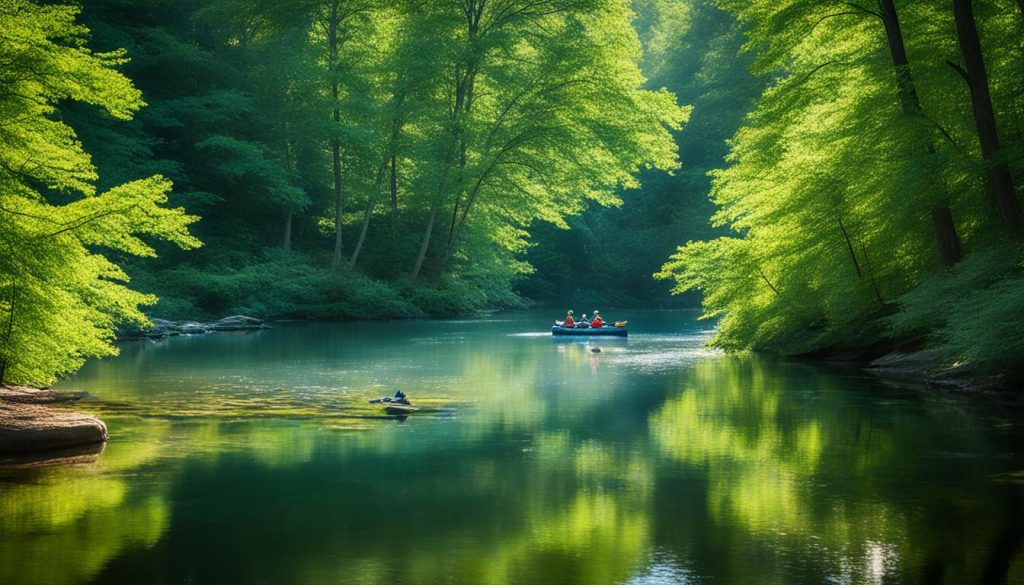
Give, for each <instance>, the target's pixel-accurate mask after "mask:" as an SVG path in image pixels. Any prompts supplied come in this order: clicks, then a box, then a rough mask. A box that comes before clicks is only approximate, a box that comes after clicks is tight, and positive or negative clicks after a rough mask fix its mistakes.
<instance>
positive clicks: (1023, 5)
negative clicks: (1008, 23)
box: [1017, 0, 1024, 17]
mask: <svg viewBox="0 0 1024 585" xmlns="http://www.w3.org/2000/svg"><path fill="white" fill-rule="evenodd" d="M1017 7H1018V8H1020V15H1021V17H1024V0H1017Z"/></svg>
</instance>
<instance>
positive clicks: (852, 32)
mask: <svg viewBox="0 0 1024 585" xmlns="http://www.w3.org/2000/svg"><path fill="white" fill-rule="evenodd" d="M1004 4H1005V5H1004V6H1001V9H1000V10H994V9H993V10H988V9H986V10H982V9H980V8H979V11H978V18H979V23H978V24H979V27H980V29H981V30H982V31H983V35H982V36H983V45H984V46H985V48H986V49H987V50H988V53H987V54H986V56H987V57H990V58H991V61H992V63H993V64H994V65H993V66H992V67H990V71H989V75H990V78H991V86H992V91H993V93H994V96H995V97H994V102H995V105H996V107H997V119H998V121H999V123H1000V125H1001V127H1000V130H1001V132H1000V133H1001V134H1002V136H1003V137H1004V138H1007V140H1006V141H1007V142H1008V143H1009V146H1007V148H1005V149H1004V151H1003V152H1002V153H1001V156H1002V157H1004V159H1005V160H1011V161H1013V162H1014V164H1016V165H1017V166H1016V168H1015V169H1014V171H1015V172H1016V174H1017V176H1020V175H1021V172H1024V168H1022V167H1020V165H1019V161H1018V160H1015V158H1014V155H1013V153H1014V152H1017V151H1018V149H1019V148H1020V144H1021V142H1020V137H1021V132H1022V128H1021V125H1020V121H1021V119H1022V118H1021V113H1022V112H1024V109H1022V103H1021V101H1020V99H1019V94H1015V93H1014V88H1016V87H1017V86H1018V85H1019V75H1018V73H1019V67H1020V63H1021V59H1022V57H1024V55H1022V54H1021V50H1020V47H1019V43H1016V42H1015V41H1014V39H1015V38H1019V36H1020V34H1021V33H1022V32H1024V26H1022V24H1024V22H1022V21H1021V20H1020V18H1019V16H1020V14H1019V11H1017V9H1016V7H1013V6H1012V5H1010V4H1009V3H1004ZM720 5H721V6H723V7H724V8H726V9H728V10H729V11H731V12H733V13H734V14H735V15H736V16H737V18H738V19H739V21H740V22H741V23H742V24H743V25H744V26H745V27H747V29H748V31H749V32H748V35H747V42H746V44H745V45H744V48H745V50H746V51H747V52H749V53H751V54H752V55H754V64H753V70H754V71H755V72H757V73H758V74H760V75H763V76H765V77H770V79H771V84H770V86H769V87H768V88H767V89H766V90H765V91H764V93H763V94H762V95H761V97H760V99H759V100H758V104H757V108H756V110H755V111H754V112H753V113H752V114H751V115H750V116H749V118H748V119H747V121H746V124H745V125H744V127H743V128H741V129H740V130H739V131H738V132H737V133H736V135H735V136H734V137H733V139H732V140H731V142H730V147H731V153H730V154H729V157H728V161H727V162H728V165H727V166H726V167H725V168H723V169H721V170H718V171H715V172H714V173H713V177H714V185H713V188H712V191H711V197H712V200H713V201H714V202H715V203H716V204H717V205H718V208H719V209H718V211H717V213H716V214H715V215H714V217H713V221H714V222H715V223H716V224H717V225H719V226H721V227H723V228H728V229H730V230H731V231H732V232H733V233H732V235H730V236H728V237H726V238H723V239H720V240H716V241H712V242H692V243H690V244H688V245H686V246H684V247H682V248H680V249H679V251H678V252H677V253H676V254H675V255H674V256H673V257H672V259H671V260H670V262H669V263H667V264H665V266H664V267H663V269H662V271H661V272H660V273H659V275H658V276H659V277H661V278H665V279H672V280H674V281H675V282H676V289H675V290H676V292H682V291H687V290H697V291H701V292H702V293H703V294H704V306H705V310H706V312H707V314H708V315H709V316H717V317H721V319H722V321H721V326H720V328H719V332H718V336H717V337H716V339H715V343H717V344H719V345H721V346H723V347H728V348H733V349H746V348H759V349H774V350H779V351H784V352H791V353H802V352H809V351H822V350H832V351H835V350H842V349H846V348H858V347H864V346H870V345H872V344H874V343H878V342H880V341H884V340H887V339H888V340H898V339H902V338H904V337H906V336H912V335H919V334H930V335H932V336H933V338H934V343H935V344H937V345H938V346H940V347H942V348H944V350H945V351H947V353H948V355H949V357H950V358H951V359H959V358H968V357H969V359H971V361H973V362H991V360H993V359H994V358H995V356H996V355H999V356H1002V357H1004V358H1009V357H1012V358H1013V360H1015V361H1016V362H1018V363H1020V362H1022V361H1024V353H1020V352H1019V346H1016V348H1014V345H1013V344H1008V345H1007V346H1006V351H1004V352H994V348H993V347H991V344H983V343H981V342H980V339H974V340H973V341H971V340H970V338H971V337H972V336H975V335H977V336H982V335H985V334H984V333H982V330H981V329H978V328H977V327H976V326H974V325H970V324H969V323H968V321H970V319H971V317H969V315H970V314H971V313H972V310H968V307H969V306H973V307H974V310H973V312H976V313H977V314H978V315H986V316H988V317H990V318H996V316H997V315H1002V316H1003V317H1006V318H1008V319H1009V320H1008V321H1007V322H1008V323H1015V324H1016V325H1020V323H1021V321H1020V317H1019V316H1018V317H1016V319H1013V318H1011V315H1012V313H1002V312H1001V311H1002V309H1000V308H999V306H1000V303H1003V302H1006V303H1007V305H1006V306H1013V305H1014V303H1015V301H1014V299H1012V298H1010V297H1009V296H1005V295H1007V294H1008V292H1007V291H1008V290H1010V287H1009V285H1007V286H1006V287H1004V286H1003V285H996V284H994V283H997V282H1007V283H1008V282H1011V281H1012V280H1014V279H1016V278H1017V276H1016V273H1017V272H1018V269H1017V262H1018V259H1019V254H1010V255H1009V256H1006V257H1005V258H1004V259H1003V261H1002V262H1001V263H1000V262H992V261H991V260H992V258H996V257H999V255H1000V252H990V251H989V250H990V249H995V248H992V247H993V246H997V247H998V246H1001V244H1000V243H999V242H1001V241H1003V240H1005V239H1006V235H1005V234H1006V230H1005V229H1004V227H1003V225H1002V224H1001V222H1000V220H999V218H998V217H997V215H996V213H995V212H994V207H993V205H992V204H991V201H993V197H992V195H991V193H990V190H989V189H990V186H989V184H988V182H987V176H988V165H989V164H990V163H989V162H988V161H984V160H982V157H981V156H980V152H979V151H978V146H977V145H978V142H979V141H978V134H977V130H976V127H975V123H974V120H973V118H972V117H971V115H970V113H971V101H970V95H969V93H968V92H967V91H966V88H965V86H964V80H963V79H961V78H960V77H959V76H958V75H956V74H954V72H953V71H952V69H951V68H950V67H949V66H948V65H947V63H946V61H949V62H954V63H955V62H958V61H960V56H959V48H958V44H957V39H956V36H955V27H954V26H953V23H952V13H951V11H950V10H949V6H948V5H947V3H943V2H937V1H935V2H922V3H915V4H914V6H913V8H911V6H909V4H907V5H904V4H901V3H899V2H897V3H896V7H897V10H898V13H899V17H900V21H901V22H900V24H901V26H902V31H903V37H904V41H905V45H906V48H907V56H908V60H909V64H910V65H909V70H908V69H907V68H899V69H897V67H895V66H894V61H893V57H892V54H891V52H890V47H889V45H888V44H887V36H886V30H885V27H884V26H883V19H882V18H881V13H878V14H876V13H875V12H874V10H875V7H874V6H873V5H872V6H870V7H866V8H865V7H862V6H860V5H852V4H849V3H843V2H807V1H803V0H788V1H786V2H747V1H742V2H740V1H736V2H733V1H732V0H723V1H722V2H720ZM879 10H880V8H879ZM1010 62H1013V63H1016V66H1017V68H1018V69H1017V71H1016V72H1014V71H1011V69H1010V67H1009V65H1008V64H1009V63H1010ZM898 79H899V80H901V81H899V83H898V81H897V80H898ZM900 84H903V85H900ZM911 92H913V95H912V94H911ZM917 99H919V100H920V104H916V103H915V101H916V100H917ZM943 209H945V210H948V211H949V212H950V213H951V214H952V217H953V221H954V226H955V229H956V232H957V235H958V236H959V239H960V242H961V244H962V246H963V249H964V250H965V251H967V252H968V253H974V254H981V255H982V256H981V257H980V258H981V259H973V258H968V259H967V260H965V261H964V265H963V266H958V267H957V269H956V270H955V271H954V272H953V275H950V274H947V272H946V270H945V269H944V268H942V267H941V263H940V255H939V248H940V246H939V241H938V238H937V231H936V229H937V227H936V225H937V224H933V217H934V214H935V213H936V212H937V211H941V210H943ZM998 249H1003V248H998ZM1007 266H1011V267H1012V268H1007ZM972 275H973V276H972ZM947 280H948V281H949V282H946V281H947ZM922 283H923V284H922ZM918 287H920V288H918ZM953 291H956V294H957V295H959V296H958V298H957V299H956V300H955V301H954V300H952V299H949V300H947V301H945V302H932V301H935V300H936V297H937V296H942V295H945V294H953ZM975 293H977V295H978V296H975ZM897 299H899V301H898V302H896V300H897ZM1000 299H1002V300H1000ZM961 303H967V304H961ZM982 307H985V308H984V309H982ZM894 311H900V312H901V314H899V315H896V316H895V317H892V318H891V321H890V320H889V317H888V316H889V315H891V313H893V312H894ZM890 322H892V323H895V324H896V325H897V326H896V327H895V329H887V328H886V326H885V324H886V323H890ZM954 323H955V325H953V324H954ZM989 335H991V334H989ZM989 339H992V338H991V337H990V338H989ZM971 343H974V344H975V346H976V348H978V350H977V351H974V350H971V349H970V348H969V347H968V345H969V344H971ZM982 348H984V349H982ZM1015 352H1016V353H1015ZM986 356H988V357H986ZM979 365H980V364H979Z"/></svg>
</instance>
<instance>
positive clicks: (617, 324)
mask: <svg viewBox="0 0 1024 585" xmlns="http://www.w3.org/2000/svg"><path fill="white" fill-rule="evenodd" d="M626 325H629V321H616V322H615V326H616V327H625V326H626Z"/></svg>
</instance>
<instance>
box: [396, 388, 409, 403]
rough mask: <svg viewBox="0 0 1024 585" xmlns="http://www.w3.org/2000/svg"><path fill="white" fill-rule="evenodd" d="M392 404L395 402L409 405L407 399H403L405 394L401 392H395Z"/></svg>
mask: <svg viewBox="0 0 1024 585" xmlns="http://www.w3.org/2000/svg"><path fill="white" fill-rule="evenodd" d="M392 402H397V403H398V404H411V403H410V402H409V399H408V398H406V397H405V392H402V391H401V390H399V391H398V392H395V398H394V399H393V400H392Z"/></svg>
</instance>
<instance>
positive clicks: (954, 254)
mask: <svg viewBox="0 0 1024 585" xmlns="http://www.w3.org/2000/svg"><path fill="white" fill-rule="evenodd" d="M932 224H933V225H934V226H935V236H936V237H937V238H938V240H939V257H940V258H941V259H942V263H943V264H945V265H946V266H952V265H954V264H956V263H957V261H959V260H960V254H961V251H960V238H959V237H957V235H956V226H955V225H953V214H952V213H950V211H949V208H948V207H936V208H935V209H933V210H932Z"/></svg>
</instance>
